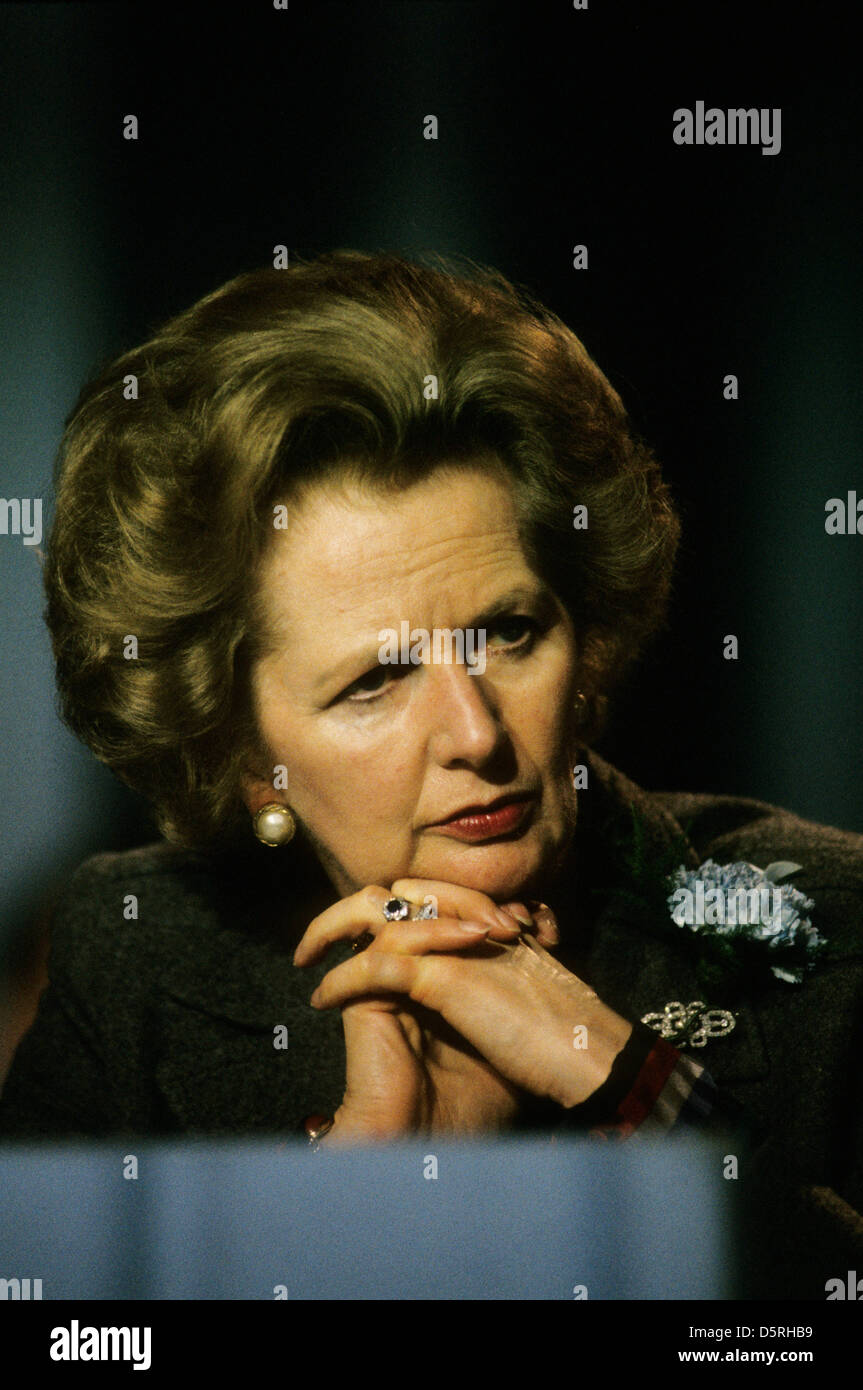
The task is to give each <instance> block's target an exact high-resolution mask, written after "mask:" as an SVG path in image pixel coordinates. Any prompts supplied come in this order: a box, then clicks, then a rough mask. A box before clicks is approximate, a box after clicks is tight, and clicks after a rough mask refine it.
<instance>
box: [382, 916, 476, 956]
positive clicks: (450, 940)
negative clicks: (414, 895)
mask: <svg viewBox="0 0 863 1390" xmlns="http://www.w3.org/2000/svg"><path fill="white" fill-rule="evenodd" d="M488 935H489V928H488V927H487V926H486V925H485V924H484V923H482V922H462V921H461V919H460V918H455V917H438V918H436V919H434V920H433V921H427V922H388V923H387V924H386V925H385V926H383V927H382V928H381V930H380V931H379V932H377V933H376V934H375V938H374V942H373V943H372V944H373V945H374V946H375V948H376V949H379V950H381V951H392V952H393V953H394V954H395V955H397V956H423V955H426V954H427V953H428V952H432V951H463V950H464V949H465V948H466V947H468V946H476V945H477V943H478V942H480V941H484V940H485V938H486V937H487V936H488Z"/></svg>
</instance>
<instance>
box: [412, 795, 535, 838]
mask: <svg viewBox="0 0 863 1390" xmlns="http://www.w3.org/2000/svg"><path fill="white" fill-rule="evenodd" d="M533 801H534V798H533V796H532V795H530V794H527V795H526V794H522V795H521V796H517V797H513V796H509V797H499V798H498V799H497V801H491V802H489V803H488V805H487V806H466V807H465V808H464V810H463V811H457V812H456V813H455V815H454V816H450V818H449V819H448V820H445V821H441V822H440V823H439V824H437V825H435V826H432V827H431V828H432V829H434V830H436V831H437V832H438V834H440V835H449V836H451V837H452V838H453V839H456V840H469V841H471V842H473V843H477V842H479V841H482V840H495V839H497V838H498V837H499V836H501V835H512V834H513V832H514V831H516V830H521V829H522V828H523V827H524V824H525V821H526V820H527V818H528V816H529V814H530V811H531V807H532V805H533Z"/></svg>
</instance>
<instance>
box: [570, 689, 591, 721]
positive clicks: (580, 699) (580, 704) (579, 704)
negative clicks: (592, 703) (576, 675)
mask: <svg viewBox="0 0 863 1390" xmlns="http://www.w3.org/2000/svg"><path fill="white" fill-rule="evenodd" d="M572 707H573V711H574V713H575V720H576V723H577V724H581V723H583V722H584V720H585V719H586V718H587V710H588V699H587V696H586V695H585V693H584V691H583V690H577V691H576V692H575V700H574V701H573V706H572Z"/></svg>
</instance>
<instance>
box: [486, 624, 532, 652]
mask: <svg viewBox="0 0 863 1390" xmlns="http://www.w3.org/2000/svg"><path fill="white" fill-rule="evenodd" d="M536 633H537V626H536V623H535V622H534V621H533V619H532V618H521V617H517V618H502V619H501V620H500V621H499V622H496V623H495V624H494V627H489V628H488V630H487V633H486V640H487V642H488V644H489V645H490V646H491V645H492V644H494V645H498V646H503V647H528V646H531V645H532V643H533V639H534V638H535V637H536Z"/></svg>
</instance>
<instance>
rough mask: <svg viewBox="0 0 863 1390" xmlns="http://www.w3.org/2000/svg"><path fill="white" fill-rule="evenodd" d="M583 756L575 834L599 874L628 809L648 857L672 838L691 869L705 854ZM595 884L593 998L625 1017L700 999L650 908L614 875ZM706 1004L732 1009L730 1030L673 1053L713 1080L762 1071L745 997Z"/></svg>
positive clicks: (758, 1039)
mask: <svg viewBox="0 0 863 1390" xmlns="http://www.w3.org/2000/svg"><path fill="white" fill-rule="evenodd" d="M588 756H589V766H590V774H589V786H590V789H591V793H590V803H589V806H588V809H587V815H586V817H585V820H586V824H585V825H584V826H583V831H584V832H586V834H585V836H584V838H585V839H586V840H588V841H591V842H593V844H594V845H595V846H597V852H596V853H595V854H593V855H592V856H591V859H592V862H593V864H595V865H598V866H600V868H599V872H600V873H606V874H609V873H613V870H612V869H611V865H610V861H609V859H608V858H607V857H606V856H605V855H604V854H602V853H601V852H600V850H599V844H598V842H603V841H604V842H606V843H608V842H609V841H616V842H620V840H621V839H623V838H625V837H626V836H627V835H629V834H631V830H632V810H633V809H634V810H635V812H636V814H637V816H638V818H639V821H640V823H641V825H642V827H643V832H644V837H645V855H646V857H647V858H648V860H649V859H650V858H653V860H654V862H667V859H668V856H669V854H670V853H671V852H672V850H673V849H674V847H675V844H677V843H678V842H680V843H679V845H678V847H679V848H680V849H681V856H680V858H679V859H678V860H677V862H678V863H686V864H687V865H688V867H691V868H696V867H697V866H698V864H699V863H701V862H703V860H704V859H705V858H708V857H709V851H708V852H707V853H704V854H700V855H699V853H698V852H697V851H696V849H695V847H694V845H693V844H692V842H691V841H690V840H689V839H688V838H687V837H686V836H685V835H684V831H683V828H682V827H681V825H680V823H679V822H678V821H677V820H676V819H675V818H674V817H673V816H672V815H671V814H670V813H669V812H668V811H667V810H666V809H665V808H664V807H662V806H660V805H659V804H658V803H657V802H656V801H655V800H654V799H653V798H651V796H650V794H649V793H647V792H645V791H643V790H642V789H641V788H640V787H638V786H636V784H635V783H634V782H630V781H629V779H628V778H626V777H624V776H623V775H622V774H621V773H619V772H618V771H617V770H616V769H614V768H612V767H611V766H610V765H609V764H608V763H606V762H605V761H604V760H603V759H601V758H599V757H598V756H597V755H596V754H593V753H592V754H590V755H588ZM582 797H584V793H582ZM579 814H580V815H581V810H580V812H579ZM578 838H579V837H578V835H577V836H576V845H577V846H578ZM576 854H578V849H576ZM596 886H597V887H598V888H602V887H607V889H608V896H607V897H606V898H605V899H604V901H603V899H602V898H601V897H600V898H599V901H600V902H601V903H602V905H601V907H600V908H599V911H598V913H597V915H596V918H595V920H594V925H593V932H592V940H591V946H590V951H589V955H588V958H587V968H588V970H589V974H590V983H591V985H592V986H593V988H594V989H595V990H596V992H597V993H598V994H599V996H600V998H601V999H603V1000H604V1001H605V1002H606V1003H607V1004H609V1006H610V1007H611V1008H613V1009H616V1010H617V1011H618V1012H619V1013H620V1014H622V1015H623V1016H624V1017H625V1018H628V1019H630V1020H631V1021H632V1022H637V1021H639V1020H640V1019H641V1018H642V1017H643V1016H644V1015H645V1014H648V1013H661V1012H662V1010H663V1009H664V1007H665V1005H666V1004H669V1003H671V1002H672V1001H679V1002H680V1003H682V1004H684V1005H686V1004H690V1003H692V1002H694V1001H695V1000H697V999H700V998H702V995H701V993H700V991H699V987H698V984H697V981H696V975H695V969H694V966H693V964H692V962H691V961H690V959H689V957H688V955H687V954H686V953H685V952H684V951H683V950H681V949H678V948H676V946H675V945H674V942H673V940H672V939H669V938H668V937H667V936H665V935H663V934H660V933H659V932H658V931H657V921H656V909H655V907H654V906H653V905H648V904H647V903H645V904H641V903H639V902H637V901H633V900H632V898H631V897H629V896H628V895H627V892H626V888H627V885H626V884H625V883H622V882H620V881H619V880H618V881H615V882H611V883H607V884H604V885H603V884H599V885H596ZM709 1002H710V1003H711V1005H712V1006H713V1007H717V1008H729V1009H731V1010H732V1012H733V1013H734V1015H735V1019H736V1024H735V1027H734V1029H733V1030H732V1031H731V1032H730V1033H729V1034H727V1035H726V1036H725V1037H722V1038H713V1039H709V1040H708V1042H707V1043H706V1045H705V1046H704V1047H681V1050H682V1051H686V1053H687V1055H688V1056H691V1057H693V1058H694V1059H695V1060H697V1061H699V1062H701V1063H702V1065H703V1066H705V1067H706V1068H707V1070H708V1071H709V1072H710V1074H711V1076H712V1077H713V1079H714V1081H715V1082H716V1083H717V1085H725V1084H732V1083H736V1082H739V1081H754V1080H757V1079H760V1078H763V1077H764V1076H766V1075H767V1073H768V1072H769V1070H770V1066H769V1061H768V1057H767V1052H766V1049H765V1045H764V1039H763V1036H762V1032H761V1028H760V1026H759V1022H758V1018H757V1014H756V1010H755V1007H754V1005H753V1003H752V1001H751V999H748V998H745V997H744V998H742V999H739V998H738V999H737V1000H736V1001H731V1000H729V1001H728V1002H726V1001H725V1000H722V999H714V1000H711V1001H709Z"/></svg>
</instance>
